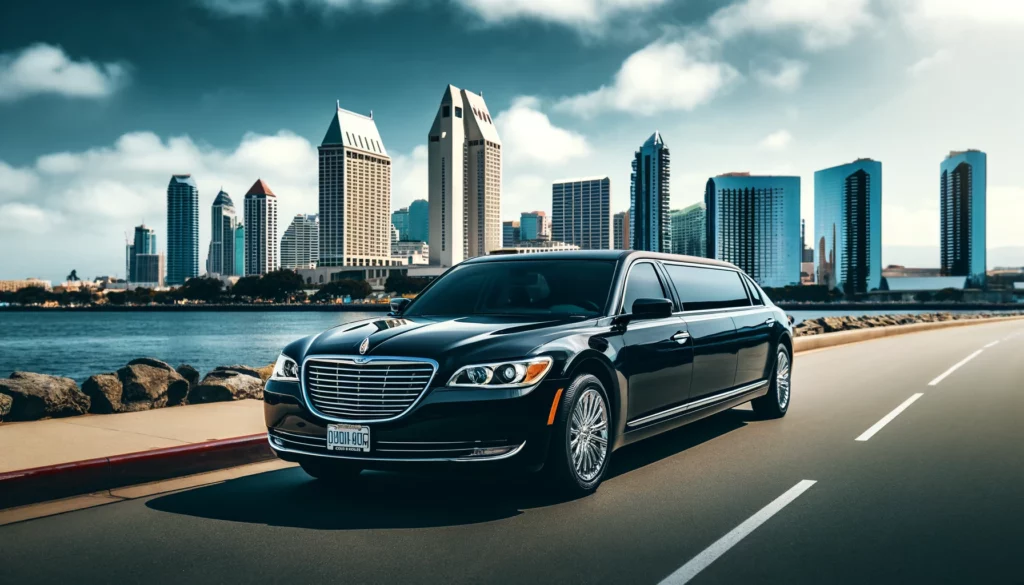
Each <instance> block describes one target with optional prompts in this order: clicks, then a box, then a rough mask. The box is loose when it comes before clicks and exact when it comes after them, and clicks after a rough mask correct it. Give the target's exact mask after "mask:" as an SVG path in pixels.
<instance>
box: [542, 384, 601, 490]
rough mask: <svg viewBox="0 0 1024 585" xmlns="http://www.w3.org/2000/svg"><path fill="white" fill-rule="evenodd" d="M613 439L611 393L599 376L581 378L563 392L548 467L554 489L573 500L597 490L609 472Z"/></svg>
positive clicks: (556, 416) (553, 429) (554, 424)
mask: <svg viewBox="0 0 1024 585" xmlns="http://www.w3.org/2000/svg"><path fill="white" fill-rule="evenodd" d="M612 439H613V433H612V412H611V403H610V402H609V401H608V392H607V391H606V390H605V388H604V385H603V384H602V383H601V381H600V380H599V379H598V378H597V377H596V376H592V375H590V374H583V375H580V376H577V377H576V378H575V379H574V380H573V381H572V383H571V384H569V386H568V387H567V388H566V389H565V391H563V392H562V397H561V399H560V400H559V405H558V410H557V411H556V414H555V420H554V423H553V425H552V433H551V444H550V448H549V452H548V461H547V463H546V464H545V466H544V469H545V472H546V474H547V476H548V481H549V482H550V484H551V486H552V487H553V488H554V489H555V490H556V491H557V492H558V493H560V494H561V495H564V496H567V497H570V498H578V497H582V496H586V495H588V494H591V493H593V492H594V491H595V490H597V487H598V486H599V485H601V481H602V480H603V479H604V476H605V474H606V473H607V472H608V465H609V463H610V461H611V454H612V452H611V445H612ZM580 441H583V442H584V443H583V444H580ZM574 445H579V447H578V448H577V447H575V446H574ZM595 449H600V451H597V450H595Z"/></svg>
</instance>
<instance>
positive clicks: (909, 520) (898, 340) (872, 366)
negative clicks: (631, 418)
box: [0, 321, 1024, 585]
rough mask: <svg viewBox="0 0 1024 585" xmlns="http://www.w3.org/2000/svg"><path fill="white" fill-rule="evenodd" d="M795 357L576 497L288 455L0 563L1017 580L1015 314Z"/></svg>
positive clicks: (149, 579)
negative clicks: (788, 394)
mask: <svg viewBox="0 0 1024 585" xmlns="http://www.w3.org/2000/svg"><path fill="white" fill-rule="evenodd" d="M993 342H998V343H996V344H995V345H990V344H991V343H993ZM986 346H988V347H986ZM978 350H982V351H981V353H978V354H977V355H975V356H974V357H973V358H972V359H970V360H969V361H967V362H966V363H963V364H962V365H961V366H960V367H959V368H957V369H956V370H955V371H953V372H951V373H949V374H948V375H947V376H946V377H945V378H943V379H941V381H939V382H937V383H936V384H934V385H930V382H932V381H933V380H935V379H936V378H938V377H939V376H941V375H942V374H943V373H944V372H946V371H947V370H949V369H950V368H951V367H953V366H954V365H956V364H958V363H959V362H961V361H962V360H964V359H965V358H967V357H968V356H971V355H972V354H974V353H975V352H976V351H978ZM795 362H796V363H795V366H794V380H793V388H794V390H793V404H792V407H791V409H790V412H789V414H788V416H787V417H786V418H784V419H781V420H776V421H758V420H756V419H754V418H753V416H752V413H751V412H750V411H749V410H748V409H747V408H746V407H743V408H738V409H734V410H732V411H728V412H725V413H722V414H719V415H717V416H715V417H712V418H710V419H706V420H704V421H701V422H699V423H696V424H694V425H690V426H688V427H684V428H682V429H679V430H677V431H674V432H672V433H670V434H668V435H664V436H661V437H657V438H654V439H650V440H648V441H645V442H642V443H639V444H637V445H634V446H631V447H628V448H627V449H624V450H621V451H619V452H617V453H615V455H614V457H613V469H612V475H611V477H610V478H609V479H608V480H607V481H606V482H605V483H604V485H603V486H602V487H601V489H600V490H599V491H598V492H597V494H595V495H593V496H591V497H588V498H584V499H581V500H576V501H570V502H557V501H552V500H551V499H549V498H547V497H545V496H544V495H543V493H541V492H540V491H539V490H537V489H535V487H534V486H533V485H532V484H531V482H530V481H529V480H528V479H527V480H519V481H513V482H509V481H507V480H500V479H486V478H485V479H478V480H468V479H460V478H451V477H437V476H411V475H398V474H387V473H364V474H363V476H362V479H361V482H360V483H359V485H358V486H357V487H354V488H353V489H351V490H349V491H347V492H344V493H337V492H332V491H330V490H328V489H325V488H324V487H322V486H320V485H318V484H317V483H315V482H313V481H311V480H310V479H308V478H307V477H306V476H305V475H304V474H303V473H302V471H301V470H298V469H288V470H284V471H277V472H272V473H264V474H261V475H254V476H250V477H246V478H242V479H238V480H233V481H229V482H226V483H222V484H218V485H213V486H208V487H202V488H197V489H193V490H189V491H182V492H177V493H172V494H166V495H161V496H155V497H152V498H149V499H140V500H131V501H125V502H120V503H116V504H110V505H106V506H102V507H97V508H91V509H87V510H81V511H78V512H71V513H67V514H62V515H59V516H51V517H48V518H41V519H38V520H32V521H28V522H23V523H20V524H13V525H8V526H5V527H0V577H2V581H3V582H4V583H11V584H19V585H21V584H24V583H57V582H64V583H76V584H82V583H115V582H116V583H141V582H145V583H148V584H157V583H183V582H188V583H240V582H267V583H341V584H348V583H473V584H480V583H533V584H537V583H640V584H644V583H650V584H657V583H661V582H662V581H663V580H666V579H668V581H667V582H669V583H682V582H686V579H687V578H692V581H690V582H692V583H738V582H757V583H782V582H785V583H815V584H819V583H958V584H959V583H1024V570H1022V569H1021V565H1020V558H1021V556H1020V555H1021V550H1022V548H1024V322H1019V321H1016V322H1004V323H996V324H987V325H976V326H970V327H960V328H952V329H946V330H939V331H933V332H928V333H919V334H913V335H906V336H900V337H891V338H886V339H881V340H877V341H870V342H866V343H860V344H856V345H850V346H844V347H838V348H834V349H829V350H824V351H817V352H811V353H807V354H802V355H799V356H797V359H796V360H795ZM916 394H921V396H919V397H917V399H916V400H914V401H913V402H912V403H910V404H909V406H906V407H905V409H904V410H902V411H901V412H900V413H899V414H898V415H897V416H895V417H894V418H892V419H891V420H890V421H889V422H888V424H886V425H885V426H883V427H882V428H880V429H877V427H875V425H876V423H879V421H880V420H882V419H883V418H884V417H886V415H889V414H890V413H891V412H892V411H893V410H894V409H896V408H897V407H899V406H900V405H903V404H905V403H906V402H907V401H908V400H909V399H911V398H912V397H913V396H914V395H916ZM872 427H875V432H874V433H873V434H871V435H870V438H868V439H867V440H857V439H858V437H860V438H862V439H863V438H864V436H865V435H867V434H869V433H868V431H869V429H872ZM805 480H809V481H805ZM810 481H813V482H814V483H813V484H811V483H810ZM808 486H809V487H808ZM784 494H785V497H783V498H782V499H781V500H780V499H779V498H780V496H784Z"/></svg>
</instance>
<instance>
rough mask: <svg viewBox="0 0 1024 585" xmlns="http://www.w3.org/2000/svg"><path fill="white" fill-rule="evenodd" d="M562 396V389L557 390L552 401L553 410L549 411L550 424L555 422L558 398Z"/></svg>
mask: <svg viewBox="0 0 1024 585" xmlns="http://www.w3.org/2000/svg"><path fill="white" fill-rule="evenodd" d="M561 397H562V389H561V388H559V389H558V390H557V391H556V392H555V399H554V400H552V401H551V412H549V413H548V426H549V427H550V426H551V425H553V424H555V413H556V412H558V399H559V398H561Z"/></svg>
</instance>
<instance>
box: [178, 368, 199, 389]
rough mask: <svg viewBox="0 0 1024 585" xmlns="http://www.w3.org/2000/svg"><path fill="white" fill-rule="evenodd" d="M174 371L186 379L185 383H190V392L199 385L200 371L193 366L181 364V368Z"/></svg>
mask: <svg viewBox="0 0 1024 585" xmlns="http://www.w3.org/2000/svg"><path fill="white" fill-rule="evenodd" d="M174 371H176V372H178V375H179V376H181V377H182V378H185V381H187V382H188V389H189V390H191V389H193V388H195V387H196V385H197V384H199V378H200V376H199V370H197V369H195V368H193V367H192V366H190V365H188V364H181V365H180V366H178V367H177V368H175V369H174Z"/></svg>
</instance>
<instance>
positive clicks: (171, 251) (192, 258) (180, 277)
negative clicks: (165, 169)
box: [167, 175, 199, 285]
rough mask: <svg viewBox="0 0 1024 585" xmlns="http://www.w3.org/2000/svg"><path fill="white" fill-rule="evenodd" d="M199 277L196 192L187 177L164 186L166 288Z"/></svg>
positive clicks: (176, 179)
mask: <svg viewBox="0 0 1024 585" xmlns="http://www.w3.org/2000/svg"><path fill="white" fill-rule="evenodd" d="M197 276H199V188H197V187H196V182H195V180H193V179H192V176H191V175H174V176H172V177H171V182H170V184H168V185H167V284H169V285H178V284H185V281H186V280H188V279H190V278H195V277H197Z"/></svg>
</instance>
